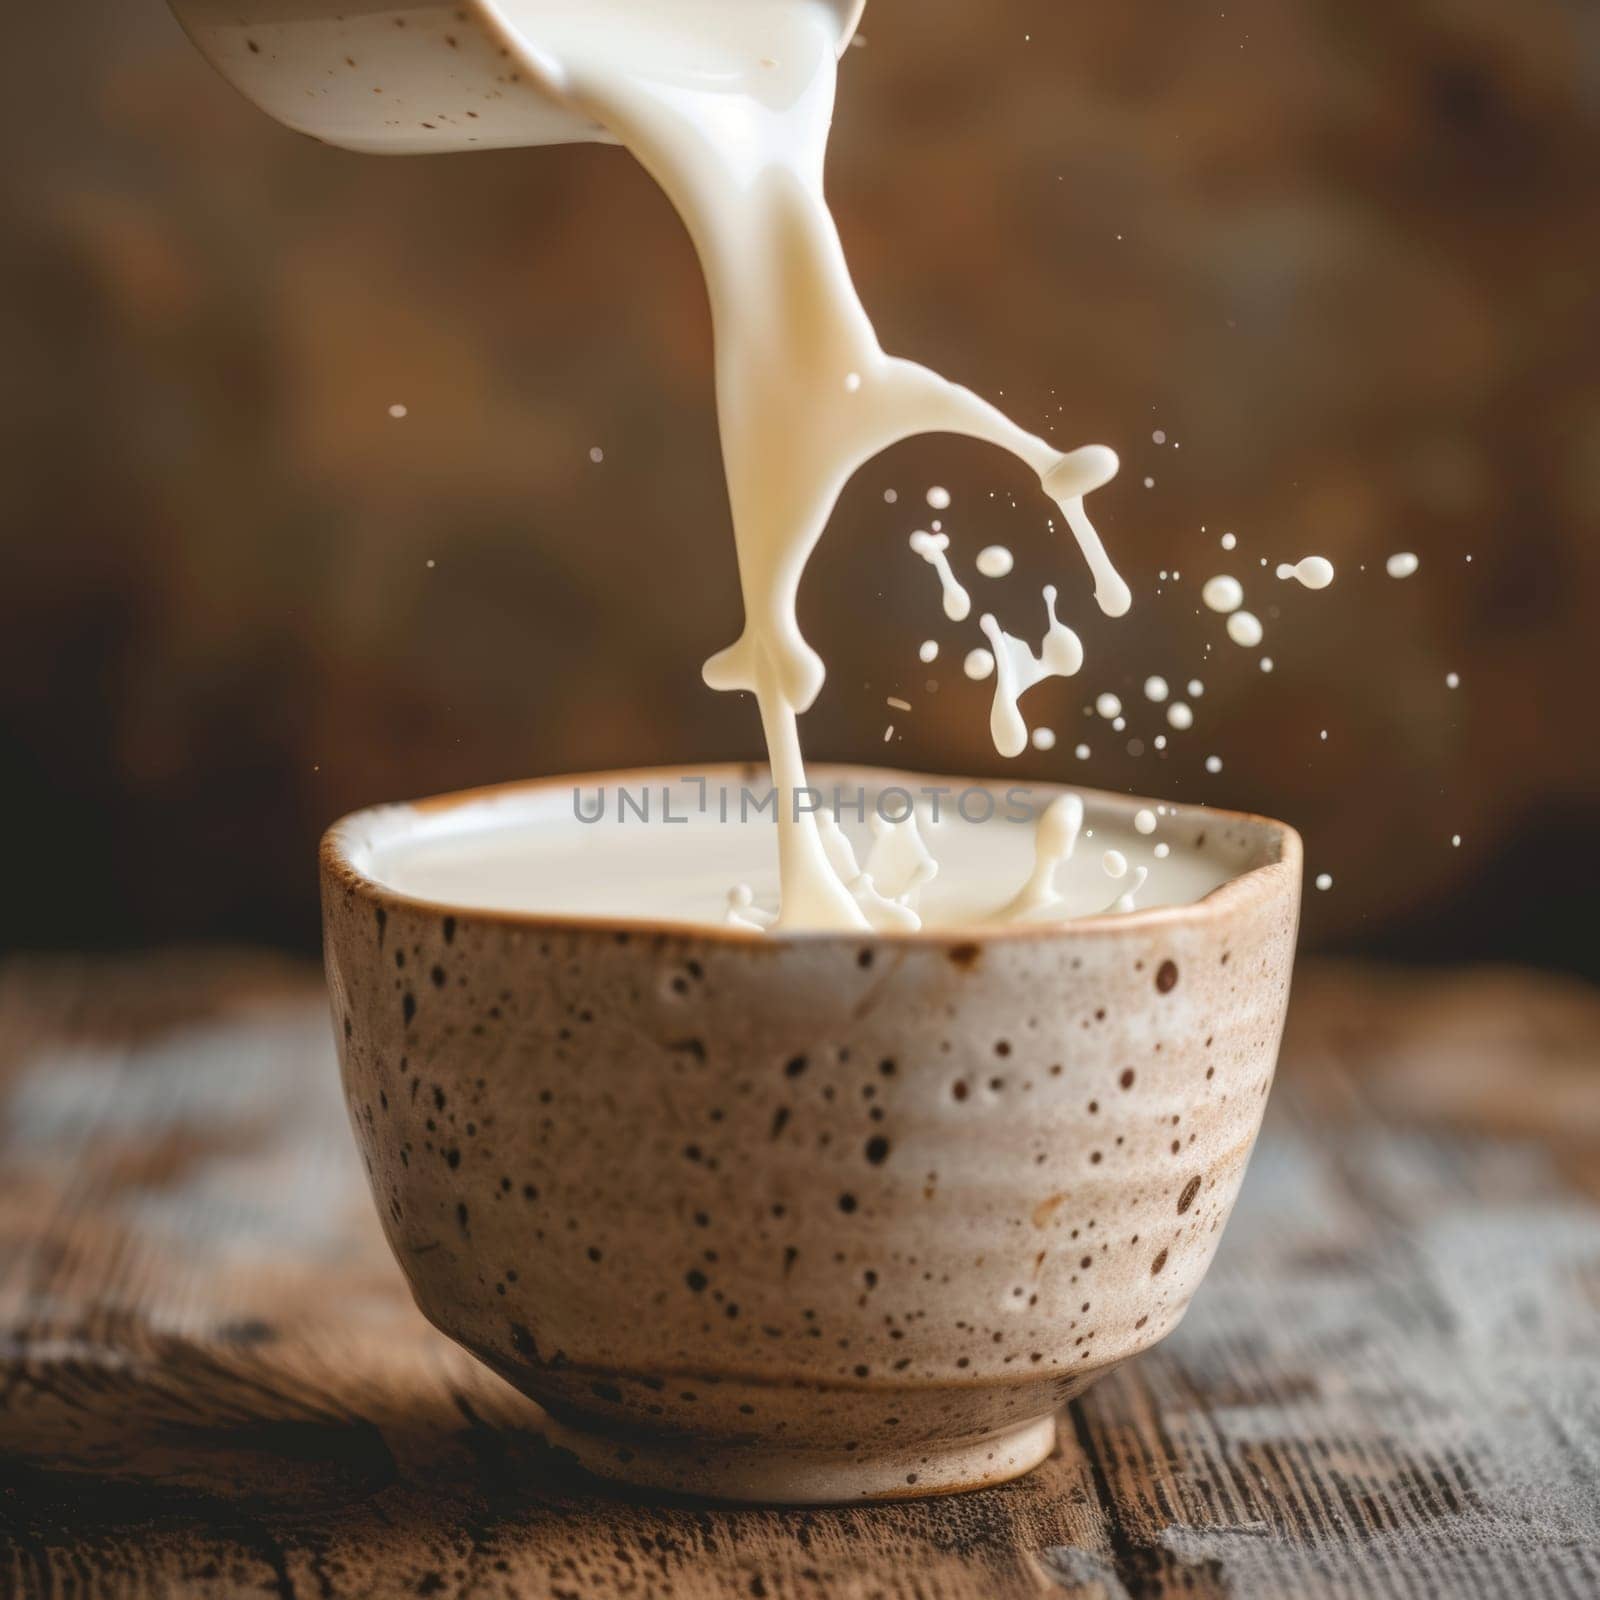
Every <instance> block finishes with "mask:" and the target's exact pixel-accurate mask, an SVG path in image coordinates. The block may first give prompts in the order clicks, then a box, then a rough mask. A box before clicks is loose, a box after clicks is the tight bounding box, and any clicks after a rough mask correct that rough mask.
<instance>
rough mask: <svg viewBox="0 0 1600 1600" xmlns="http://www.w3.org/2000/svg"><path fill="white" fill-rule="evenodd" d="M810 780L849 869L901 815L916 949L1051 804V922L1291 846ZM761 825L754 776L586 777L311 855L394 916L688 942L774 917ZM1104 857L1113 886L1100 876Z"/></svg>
mask: <svg viewBox="0 0 1600 1600" xmlns="http://www.w3.org/2000/svg"><path fill="white" fill-rule="evenodd" d="M811 780H812V786H813V797H814V798H812V799H811V800H809V801H808V802H806V803H808V804H812V805H814V806H815V807H816V808H817V809H818V810H819V812H820V814H821V815H822V816H824V817H825V818H832V819H836V820H837V822H838V825H839V827H840V829H841V830H842V831H843V833H844V834H845V836H846V837H847V838H848V839H849V841H850V843H851V846H852V848H853V850H854V852H855V855H856V857H857V860H858V861H860V862H862V863H863V864H865V863H866V862H867V860H868V857H869V855H871V853H872V850H873V847H874V844H875V843H883V840H882V838H881V837H880V836H881V835H884V834H886V833H888V832H891V831H894V830H892V829H888V828H885V826H884V823H885V821H887V822H890V823H893V822H895V821H897V820H898V819H900V818H902V817H903V816H904V814H905V812H906V809H907V808H908V807H910V806H912V805H915V806H916V808H917V811H918V828H919V832H920V834H921V836H922V838H923V839H924V840H925V842H926V844H927V847H928V849H929V850H930V852H931V853H932V855H933V857H934V858H935V860H936V861H937V862H938V863H939V872H938V875H937V876H936V877H935V878H934V879H933V880H932V882H931V883H928V884H926V885H924V886H923V888H922V889H921V891H920V898H919V902H918V908H919V911H920V913H921V914H922V916H923V920H924V926H925V928H926V929H927V930H928V931H930V932H937V931H939V930H941V929H943V930H945V931H948V930H950V929H953V928H960V927H966V928H972V927H974V926H977V925H981V924H982V923H983V922H984V920H985V919H986V918H987V917H988V916H990V915H991V914H992V913H993V912H994V911H995V910H996V909H997V908H998V907H999V906H1001V905H1003V904H1004V903H1005V902H1006V901H1008V900H1009V899H1010V898H1011V897H1012V895H1014V894H1015V893H1016V891H1017V890H1018V888H1020V886H1021V885H1022V883H1023V882H1024V881H1025V880H1026V879H1027V877H1028V875H1029V873H1030V871H1031V870H1032V868H1033V866H1034V861H1035V847H1036V837H1037V828H1036V823H1037V819H1038V817H1039V815H1040V813H1041V812H1042V811H1043V810H1044V809H1045V808H1046V807H1047V806H1048V805H1049V804H1050V803H1051V802H1052V801H1053V800H1055V799H1056V798H1057V797H1059V796H1060V795H1062V794H1064V793H1074V794H1077V795H1080V796H1081V797H1082V799H1083V802H1084V822H1083V829H1082V832H1081V834H1080V836H1079V839H1078V843H1077V847H1076V849H1075V851H1074V853H1073V855H1072V857H1071V859H1070V860H1068V861H1066V862H1065V863H1063V864H1062V866H1061V867H1060V868H1059V869H1058V870H1057V875H1056V884H1057V887H1058V889H1059V890H1060V892H1061V893H1062V895H1063V897H1064V903H1063V906H1062V907H1061V909H1060V910H1059V911H1057V912H1056V913H1055V915H1054V920H1059V919H1060V917H1061V916H1062V915H1063V914H1064V915H1066V916H1069V917H1072V918H1084V917H1092V916H1095V915H1098V914H1102V913H1106V912H1109V911H1111V910H1112V909H1113V907H1114V905H1115V902H1116V901H1117V899H1118V897H1119V896H1120V895H1122V894H1123V893H1124V892H1126V891H1127V890H1128V889H1129V888H1130V886H1131V885H1132V884H1133V882H1134V881H1135V879H1136V877H1137V875H1138V873H1139V871H1140V869H1142V870H1143V872H1144V874H1146V878H1145V882H1144V884H1143V887H1142V888H1141V889H1140V890H1139V891H1138V893H1137V896H1136V899H1135V905H1136V907H1137V908H1138V909H1139V910H1149V909H1157V908H1161V907H1170V906H1182V905H1189V904H1193V903H1195V902H1197V901H1200V900H1203V899H1205V898H1207V897H1208V896H1210V895H1212V894H1214V893H1216V892H1217V891H1218V890H1220V889H1222V888H1223V887H1224V886H1225V885H1227V884H1229V883H1230V882H1233V881H1235V880H1237V879H1238V878H1240V877H1242V876H1243V875H1245V874H1247V873H1249V872H1251V871H1253V870H1255V869H1257V868H1261V867H1265V866H1269V865H1271V864H1273V863H1275V862H1278V861H1280V860H1282V859H1284V857H1285V852H1286V850H1290V849H1292V847H1291V846H1290V843H1289V841H1290V840H1292V838H1293V834H1292V830H1290V829H1288V828H1286V827H1285V826H1283V825H1282V824H1280V823H1275V822H1271V821H1268V820H1267V819H1265V818H1260V817H1250V816H1245V815H1242V814H1239V813H1236V812H1226V811H1218V810H1214V809H1211V808H1209V807H1203V806H1175V805H1171V804H1168V803H1166V802H1161V801H1156V800H1149V799H1144V798H1142V797H1138V796H1127V795H1114V794H1108V793H1105V792H1103V791H1099V790H1093V789H1084V788H1080V787H1078V786H1076V785H1067V784H1043V783H1022V782H1017V783H1007V782H1004V781H1000V780H994V779H962V778H953V777H949V776H939V775H932V774H925V773H907V772H897V771H890V770H886V769H880V768H861V767H833V766H818V767H816V768H814V769H813V770H812V772H811ZM775 807H776V799H775V797H774V796H773V794H772V790H771V784H770V780H769V778H768V776H767V774H766V771H765V769H763V768H754V767H747V766H726V767H711V768H707V769H705V770H704V771H702V772H699V773H696V774H692V775H685V774H683V773H682V771H681V770H680V769H675V768H661V769H642V770H637V771H619V772H607V773H593V774H583V775H579V776H574V777H558V778H548V779H540V780H534V781H530V782H525V783H516V784H507V785H502V786H499V787H496V788H492V789H482V790H473V791H468V792H465V793H462V794H457V795H447V796H442V797H440V798H438V799H434V800H427V801H421V802H417V803H415V804H408V805H396V806H383V807H377V808H374V809H371V810H368V811H362V812H358V813H356V814H354V815H353V816H351V817H348V818H346V819H345V820H344V821H343V822H341V823H339V824H336V826H335V827H334V829H333V830H331V832H330V835H329V845H330V848H332V849H333V850H334V851H335V852H336V853H337V855H338V856H339V857H340V858H341V860H342V863H343V865H344V866H345V867H346V868H347V869H349V870H353V871H354V872H355V873H356V874H358V875H359V876H360V877H361V878H364V879H366V880H368V881H369V882H370V883H372V884H375V885H377V886H378V887H379V888H381V889H383V890H384V891H387V892H388V893H390V894H392V895H395V896H397V897H400V898H402V899H406V900H412V901H417V902H421V903H424V904H432V905H441V906H448V907H450V908H452V909H457V910H462V911H467V912H478V913H485V912H487V913H496V914H500V915H512V916H516V915H526V916H529V917H533V918H539V919H548V918H555V919H562V920H569V919H595V920H601V921H645V922H649V923H652V924H656V925H667V926H673V925H677V926H689V927H696V928H701V929H704V928H707V927H725V926H727V909H728V895H729V891H730V890H732V889H734V888H735V886H737V885H745V886H747V887H748V888H749V889H750V891H751V893H752V895H753V897H754V900H755V903H756V904H757V905H762V904H768V905H770V904H775V903H776V899H777V845H776V838H775V835H776V828H775V825H774V811H775ZM1152 823H1153V828H1152ZM1147 830H1148V831H1147ZM901 831H902V833H903V832H904V830H901ZM1111 852H1114V853H1115V854H1114V855H1112V856H1111V859H1110V866H1109V868H1108V859H1107V858H1108V853H1111ZM1118 857H1120V858H1121V862H1125V863H1126V864H1127V865H1126V870H1125V871H1122V872H1120V873H1117V875H1115V876H1114V875H1113V871H1114V870H1115V869H1116V868H1117V867H1118V866H1119V865H1120V863H1119V861H1118V860H1117V858H1118ZM911 862H912V857H911V856H909V855H907V854H906V852H905V851H903V850H897V849H896V848H894V844H893V842H891V843H890V847H889V848H888V849H887V850H886V851H885V852H884V853H883V854H882V855H881V856H880V857H879V864H880V868H881V871H876V872H875V873H874V876H875V879H877V881H879V883H880V886H883V887H886V889H887V891H888V892H891V893H892V892H894V890H895V885H894V883H893V882H887V883H886V882H885V879H884V876H883V874H884V873H885V872H887V873H891V874H892V873H894V872H905V871H909V870H910V865H911Z"/></svg>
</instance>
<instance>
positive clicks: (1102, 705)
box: [1094, 692, 1122, 722]
mask: <svg viewBox="0 0 1600 1600" xmlns="http://www.w3.org/2000/svg"><path fill="white" fill-rule="evenodd" d="M1094 708H1095V710H1096V711H1098V712H1099V713H1100V715H1101V716H1102V717H1104V718H1105V719H1106V721H1107V722H1109V721H1111V719H1112V718H1113V717H1120V716H1121V715H1122V702H1121V701H1120V700H1119V699H1118V698H1117V697H1116V696H1115V695H1114V694H1111V693H1109V692H1108V693H1106V694H1102V695H1097V696H1096V697H1095V702H1094Z"/></svg>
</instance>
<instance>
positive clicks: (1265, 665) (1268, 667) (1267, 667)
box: [1261, 656, 1272, 672]
mask: <svg viewBox="0 0 1600 1600" xmlns="http://www.w3.org/2000/svg"><path fill="white" fill-rule="evenodd" d="M1261 670H1262V671H1263V672H1271V671H1272V657H1271V656H1262V658H1261Z"/></svg>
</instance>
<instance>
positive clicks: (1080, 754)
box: [1072, 744, 1089, 761]
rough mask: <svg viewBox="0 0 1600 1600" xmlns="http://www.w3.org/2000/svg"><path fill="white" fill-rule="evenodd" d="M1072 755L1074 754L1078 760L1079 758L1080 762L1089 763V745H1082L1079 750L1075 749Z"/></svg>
mask: <svg viewBox="0 0 1600 1600" xmlns="http://www.w3.org/2000/svg"><path fill="white" fill-rule="evenodd" d="M1072 753H1073V755H1075V756H1076V757H1077V758H1078V759H1079V760H1080V761H1087V760H1088V759H1089V747H1088V745H1086V744H1080V745H1079V746H1078V747H1077V749H1075V750H1074V751H1073V752H1072Z"/></svg>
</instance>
